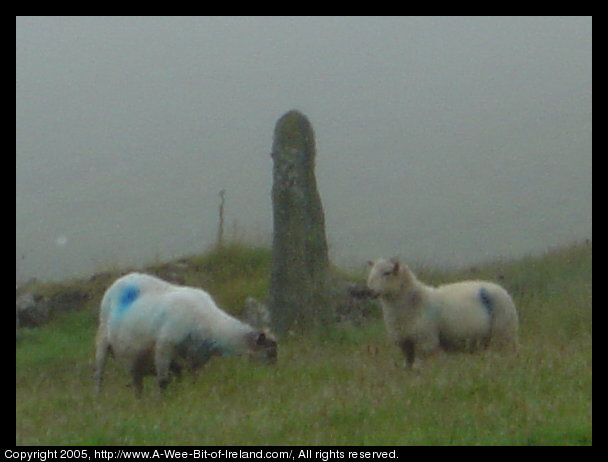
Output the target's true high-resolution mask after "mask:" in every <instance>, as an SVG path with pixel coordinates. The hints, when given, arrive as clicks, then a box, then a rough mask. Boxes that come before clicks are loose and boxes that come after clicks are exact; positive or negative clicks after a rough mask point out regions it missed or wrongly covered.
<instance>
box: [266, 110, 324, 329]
mask: <svg viewBox="0 0 608 462" xmlns="http://www.w3.org/2000/svg"><path fill="white" fill-rule="evenodd" d="M315 155H316V152H315V138H314V132H313V130H312V126H311V125H310V122H309V121H308V119H307V118H306V117H305V116H304V115H303V114H301V113H300V112H298V111H290V112H288V113H287V114H285V115H283V116H282V117H281V118H280V119H279V120H278V121H277V124H276V127H275V132H274V143H273V147H272V158H273V161H274V165H273V186H272V206H273V218H274V231H273V242H272V269H271V278H270V300H269V309H270V312H271V316H272V324H273V329H274V330H275V332H276V333H277V334H279V335H280V334H282V333H285V332H286V331H287V330H288V329H290V328H292V327H301V328H306V327H310V326H312V325H314V324H316V323H319V322H325V321H327V317H328V315H329V312H330V309H331V308H330V306H329V303H328V302H329V296H328V268H329V260H328V257H327V240H326V237H325V218H324V214H323V205H322V204H321V197H320V196H319V192H318V191H317V182H316V179H315V172H314V169H315Z"/></svg>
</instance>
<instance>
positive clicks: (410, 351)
mask: <svg viewBox="0 0 608 462" xmlns="http://www.w3.org/2000/svg"><path fill="white" fill-rule="evenodd" d="M399 348H401V351H402V352H403V355H404V356H405V368H406V369H413V368H414V360H415V357H416V348H415V345H414V341H413V340H401V342H399Z"/></svg>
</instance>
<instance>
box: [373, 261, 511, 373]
mask: <svg viewBox="0 0 608 462" xmlns="http://www.w3.org/2000/svg"><path fill="white" fill-rule="evenodd" d="M368 263H369V264H370V266H371V269H370V273H369V276H368V278H367V286H368V288H369V290H370V293H371V294H372V295H373V296H375V297H379V298H380V301H381V305H382V312H383V315H384V324H385V326H386V330H387V331H388V334H389V336H390V337H391V339H392V340H393V341H394V342H395V343H396V344H397V345H398V346H399V347H400V348H401V351H402V352H403V354H404V356H405V365H406V367H409V368H413V367H414V366H415V365H416V366H417V365H418V364H417V363H415V360H416V358H417V357H425V356H428V355H430V354H432V353H434V352H436V351H438V350H445V351H458V350H460V351H475V350H478V349H482V348H487V347H489V346H492V347H494V346H496V347H499V348H501V347H502V348H511V349H513V350H517V348H518V315H517V310H516V308H515V304H514V303H513V300H512V299H511V297H510V295H509V294H508V293H507V291H506V290H505V289H503V288H502V287H501V286H499V285H497V284H494V283H492V282H487V281H463V282H457V283H454V284H446V285H442V286H439V287H431V286H428V285H426V284H423V283H422V282H420V281H419V280H418V279H417V278H416V276H415V275H414V273H413V272H412V271H411V270H410V269H409V268H408V266H407V265H405V264H402V263H401V262H399V260H397V259H390V260H387V259H379V260H376V261H375V262H371V261H370V262H368Z"/></svg>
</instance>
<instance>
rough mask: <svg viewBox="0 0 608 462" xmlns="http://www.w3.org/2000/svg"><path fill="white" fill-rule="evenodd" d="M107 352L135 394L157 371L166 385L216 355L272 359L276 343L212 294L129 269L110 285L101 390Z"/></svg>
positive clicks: (98, 376)
mask: <svg viewBox="0 0 608 462" xmlns="http://www.w3.org/2000/svg"><path fill="white" fill-rule="evenodd" d="M109 353H112V354H114V355H115V356H116V357H117V358H118V359H119V360H121V361H122V362H123V363H124V364H125V365H126V367H127V369H128V370H129V371H130V373H131V376H132V380H133V386H134V390H135V394H136V395H137V396H141V392H142V386H143V377H144V376H146V375H156V376H157V380H158V386H159V388H160V389H161V390H163V389H164V388H165V387H166V386H167V384H168V383H169V381H170V378H171V375H172V374H179V373H180V372H181V370H182V369H183V368H184V367H185V368H187V369H188V370H190V371H191V372H193V373H194V372H195V371H196V370H197V369H199V368H200V367H202V366H203V365H204V364H205V363H206V362H207V361H208V360H209V359H210V358H211V357H212V356H214V355H240V354H247V355H249V356H251V357H253V358H258V359H263V360H265V361H266V362H268V363H274V362H276V359H277V343H276V341H275V340H274V339H273V338H272V337H271V336H270V335H268V334H266V333H264V332H263V331H261V330H258V329H254V328H253V327H251V326H249V325H247V324H245V323H243V322H241V321H239V320H238V319H236V318H234V317H232V316H230V315H228V314H227V313H225V312H224V311H222V310H221V309H220V308H218V307H217V305H216V304H215V302H214V301H213V299H212V298H211V296H210V295H209V294H208V293H207V292H205V291H203V290H201V289H195V288H191V287H184V286H177V285H173V284H170V283H168V282H165V281H163V280H161V279H158V278H156V277H153V276H149V275H147V274H141V273H130V274H127V275H126V276H123V277H121V278H120V279H118V280H116V281H115V282H114V284H112V285H111V286H110V287H109V288H108V290H106V292H105V294H104V296H103V300H102V302H101V311H100V314H99V329H98V331H97V338H96V353H95V375H94V379H95V381H96V384H97V391H98V392H99V391H100V389H101V382H102V379H103V372H104V366H105V362H106V358H107V356H108V354H109Z"/></svg>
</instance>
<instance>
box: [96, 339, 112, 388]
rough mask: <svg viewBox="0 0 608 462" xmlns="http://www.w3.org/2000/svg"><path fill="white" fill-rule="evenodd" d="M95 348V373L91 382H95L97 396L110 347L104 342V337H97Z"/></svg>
mask: <svg viewBox="0 0 608 462" xmlns="http://www.w3.org/2000/svg"><path fill="white" fill-rule="evenodd" d="M96 343H97V347H96V349H95V373H94V374H93V380H94V381H95V391H96V392H97V394H99V393H101V385H102V382H103V373H104V369H105V365H106V359H107V358H108V353H109V352H110V345H109V343H108V341H107V340H106V338H105V336H104V337H102V336H98V338H97V342H96Z"/></svg>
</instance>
